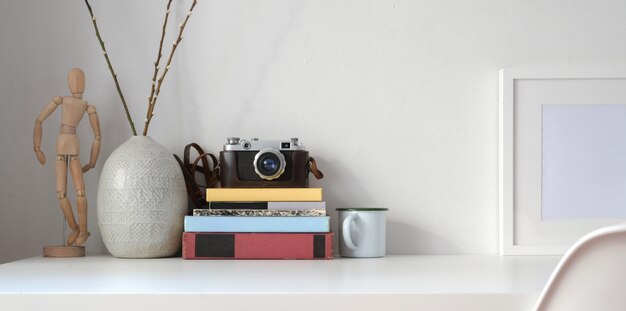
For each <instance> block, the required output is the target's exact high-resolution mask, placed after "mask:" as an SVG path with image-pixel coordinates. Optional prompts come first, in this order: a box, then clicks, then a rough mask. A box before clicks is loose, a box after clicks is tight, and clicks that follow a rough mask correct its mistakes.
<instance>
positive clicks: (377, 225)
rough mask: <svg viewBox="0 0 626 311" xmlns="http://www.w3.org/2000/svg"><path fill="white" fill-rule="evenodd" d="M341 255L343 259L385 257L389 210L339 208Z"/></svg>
mask: <svg viewBox="0 0 626 311" xmlns="http://www.w3.org/2000/svg"><path fill="white" fill-rule="evenodd" d="M336 210H337V211H338V212H339V254H340V255H341V256H342V257H383V256H385V235H386V230H387V215H386V214H387V211H388V210H389V209H387V208H338V209H336Z"/></svg>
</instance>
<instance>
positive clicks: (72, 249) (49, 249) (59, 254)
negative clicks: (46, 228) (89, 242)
mask: <svg viewBox="0 0 626 311" xmlns="http://www.w3.org/2000/svg"><path fill="white" fill-rule="evenodd" d="M43 256H44V257H55V258H68V257H85V247H84V246H46V247H44V248H43Z"/></svg>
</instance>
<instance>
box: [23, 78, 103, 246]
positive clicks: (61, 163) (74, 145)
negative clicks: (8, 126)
mask: <svg viewBox="0 0 626 311" xmlns="http://www.w3.org/2000/svg"><path fill="white" fill-rule="evenodd" d="M67 84H68V87H69V89H70V92H71V93H72V95H71V96H65V97H61V96H56V97H54V98H53V99H52V100H51V101H50V102H49V103H48V104H47V105H46V106H45V107H44V109H43V110H42V111H41V113H40V114H39V116H38V117H37V119H36V120H35V128H34V130H33V149H34V151H35V155H36V157H37V160H38V161H39V163H41V164H42V165H43V164H45V163H46V157H45V155H44V153H43V151H41V149H40V147H41V140H42V137H43V126H42V124H43V122H44V121H45V120H46V119H47V118H48V117H49V116H50V115H52V113H54V111H55V110H56V109H57V108H58V107H59V106H61V107H62V109H61V111H62V112H61V113H62V115H61V129H60V133H59V135H58V137H57V144H56V146H57V147H56V155H57V156H56V164H55V172H56V191H57V199H58V201H59V205H60V207H61V211H62V212H63V215H64V216H65V219H66V220H67V223H68V225H69V227H70V230H71V232H70V234H69V235H68V237H67V240H66V243H67V245H82V244H84V243H85V242H86V241H87V238H88V237H89V235H90V233H89V231H88V230H87V197H86V193H85V182H84V179H83V173H84V172H87V171H88V170H89V169H91V168H93V167H95V165H96V160H97V159H98V154H99V153H100V134H101V133H100V121H99V120H98V115H97V114H96V108H95V107H94V106H92V105H89V104H88V103H87V101H85V100H83V92H84V90H85V74H84V73H83V71H82V70H80V69H78V68H73V69H71V70H70V71H69V73H68V75H67ZM85 113H87V114H88V115H89V122H90V124H91V128H92V131H93V133H94V140H93V144H92V146H91V156H90V158H89V163H88V164H86V165H85V166H81V162H80V160H79V158H78V155H79V151H80V144H79V141H78V136H77V135H76V128H77V127H78V125H79V123H80V121H81V120H82V119H83V116H84V115H85ZM68 170H69V172H70V174H71V176H72V181H73V183H74V188H75V191H76V210H77V214H78V222H76V219H75V218H74V213H73V210H72V206H71V204H70V201H69V200H68V198H67V172H68ZM83 256H84V255H83ZM70 257H74V256H70Z"/></svg>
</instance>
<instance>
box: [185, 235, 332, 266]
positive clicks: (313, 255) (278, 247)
mask: <svg viewBox="0 0 626 311" xmlns="http://www.w3.org/2000/svg"><path fill="white" fill-rule="evenodd" d="M332 243H333V234H332V233H331V232H328V233H199V232H185V233H183V259H332V258H333V245H332Z"/></svg>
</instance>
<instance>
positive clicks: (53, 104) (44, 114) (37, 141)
mask: <svg viewBox="0 0 626 311" xmlns="http://www.w3.org/2000/svg"><path fill="white" fill-rule="evenodd" d="M62 103H63V97H61V96H55V97H54V98H53V99H52V100H51V101H50V102H49V103H48V104H47V105H46V107H44V108H43V110H42V111H41V113H40V114H39V116H38V117H37V119H36V120H35V129H34V130H33V149H34V150H35V155H37V160H39V163H41V164H42V165H43V164H46V156H45V155H44V154H43V152H42V151H41V149H40V147H41V138H42V136H43V128H42V124H43V121H45V120H46V118H48V117H49V116H50V115H51V114H52V113H53V112H54V110H55V109H57V107H58V106H59V105H61V104H62Z"/></svg>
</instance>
